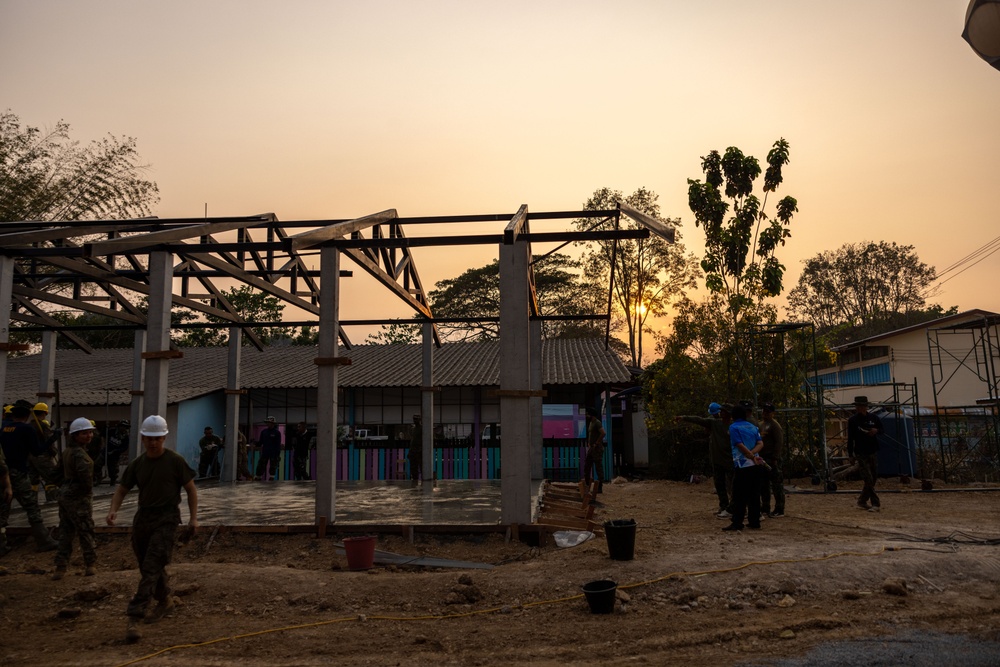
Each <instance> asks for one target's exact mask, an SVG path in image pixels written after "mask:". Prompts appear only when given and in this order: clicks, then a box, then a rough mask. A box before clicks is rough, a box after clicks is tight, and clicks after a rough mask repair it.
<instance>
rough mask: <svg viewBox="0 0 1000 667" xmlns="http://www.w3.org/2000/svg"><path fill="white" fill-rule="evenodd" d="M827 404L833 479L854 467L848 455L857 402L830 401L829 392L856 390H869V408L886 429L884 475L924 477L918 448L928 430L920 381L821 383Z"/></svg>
mask: <svg viewBox="0 0 1000 667" xmlns="http://www.w3.org/2000/svg"><path fill="white" fill-rule="evenodd" d="M819 387H820V392H819V393H820V396H821V399H820V400H821V401H822V405H823V413H824V417H825V422H824V427H825V428H824V439H825V444H826V450H827V452H828V456H829V468H828V469H829V472H830V479H831V480H836V479H839V478H840V477H842V476H844V475H846V474H847V473H849V472H850V471H851V468H852V467H853V466H852V465H851V464H850V462H849V460H848V456H847V420H848V419H849V418H850V416H851V415H852V414H854V403H838V402H835V401H831V400H827V399H826V397H825V394H827V393H833V392H838V393H839V392H840V391H842V390H844V389H854V390H856V391H864V392H866V396H867V398H868V401H869V411H870V412H871V413H872V414H875V415H876V416H878V417H879V419H880V420H881V422H882V427H883V429H884V431H883V433H882V436H881V437H880V443H881V445H882V446H881V447H880V449H879V471H880V474H883V475H885V474H888V475H899V476H900V477H923V476H925V475H924V466H923V465H922V463H923V461H922V459H921V458H920V456H919V454H920V452H919V449H918V440H917V434H918V433H920V432H921V430H922V429H926V426H925V423H926V419H925V418H924V417H923V416H922V415H921V411H920V402H919V396H918V393H917V381H916V378H914V380H913V382H912V383H911V382H896V381H892V382H883V383H880V384H870V385H856V384H826V383H822V384H819Z"/></svg>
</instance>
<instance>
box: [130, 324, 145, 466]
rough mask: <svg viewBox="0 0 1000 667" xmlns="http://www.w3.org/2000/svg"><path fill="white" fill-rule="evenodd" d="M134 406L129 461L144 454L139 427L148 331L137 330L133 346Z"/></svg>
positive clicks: (131, 407) (141, 415) (131, 414)
mask: <svg viewBox="0 0 1000 667" xmlns="http://www.w3.org/2000/svg"><path fill="white" fill-rule="evenodd" d="M132 349H133V353H132V405H131V406H130V410H129V421H130V422H131V424H132V425H131V426H130V427H129V436H128V437H129V440H128V458H129V461H131V460H132V459H134V458H135V457H137V456H139V454H140V453H141V452H142V443H141V441H140V438H139V426H140V425H141V424H142V418H143V416H144V413H143V411H142V406H143V400H142V386H143V380H144V378H145V375H146V360H145V359H143V358H142V353H143V352H145V351H146V331H145V330H143V329H136V330H135V342H134V343H133V345H132Z"/></svg>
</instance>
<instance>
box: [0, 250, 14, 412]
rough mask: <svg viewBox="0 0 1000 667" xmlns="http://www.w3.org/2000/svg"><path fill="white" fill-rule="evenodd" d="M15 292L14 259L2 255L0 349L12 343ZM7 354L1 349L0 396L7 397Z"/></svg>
mask: <svg viewBox="0 0 1000 667" xmlns="http://www.w3.org/2000/svg"><path fill="white" fill-rule="evenodd" d="M13 291H14V258H13V257H7V256H6V255H0V347H3V348H6V346H7V344H8V343H9V342H10V300H11V293H12V292H13ZM7 354H8V351H7V350H6V349H0V392H2V393H0V395H2V396H6V395H7Z"/></svg>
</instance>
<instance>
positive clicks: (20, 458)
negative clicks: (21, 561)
mask: <svg viewBox="0 0 1000 667" xmlns="http://www.w3.org/2000/svg"><path fill="white" fill-rule="evenodd" d="M10 416H11V418H10V419H9V420H8V421H5V422H4V423H3V428H0V448H2V449H3V455H4V459H5V460H6V461H7V466H8V468H9V475H10V486H11V491H12V496H13V498H16V499H17V502H18V504H20V505H21V507H23V508H24V511H25V513H26V514H27V515H28V523H29V524H30V525H31V532H32V534H33V535H34V537H35V545H36V546H37V549H38V551H52V550H53V549H55V548H56V546H58V545H57V544H56V541H55V540H53V539H52V536H50V535H49V531H48V530H47V529H46V528H45V524H44V523H43V521H42V511H41V509H40V508H39V507H38V493H37V492H36V491H32V489H31V480H30V478H29V463H28V458H29V457H30V456H31V455H32V453H34V452H40V451H41V449H42V447H43V445H42V443H41V442H39V440H38V435H37V432H36V431H35V429H34V428H32V427H31V426H30V425H28V418H29V417H30V416H31V404H30V403H28V402H27V401H18V402H17V403H15V404H14V407H13V408H12V409H11V412H10ZM10 507H11V503H10V501H8V502H5V503H2V504H0V531H2V532H4V533H6V529H7V522H8V520H9V519H10Z"/></svg>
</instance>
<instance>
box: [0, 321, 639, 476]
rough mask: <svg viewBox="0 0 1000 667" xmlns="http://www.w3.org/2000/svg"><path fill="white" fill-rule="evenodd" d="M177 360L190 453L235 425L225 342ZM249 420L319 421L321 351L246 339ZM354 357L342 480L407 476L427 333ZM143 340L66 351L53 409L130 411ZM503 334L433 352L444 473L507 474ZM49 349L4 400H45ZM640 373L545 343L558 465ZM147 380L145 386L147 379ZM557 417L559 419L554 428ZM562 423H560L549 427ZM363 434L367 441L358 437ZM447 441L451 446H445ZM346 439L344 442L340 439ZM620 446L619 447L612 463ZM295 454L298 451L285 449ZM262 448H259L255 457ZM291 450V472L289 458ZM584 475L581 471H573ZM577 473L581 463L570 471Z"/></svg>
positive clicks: (100, 417)
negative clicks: (229, 414) (589, 411)
mask: <svg viewBox="0 0 1000 667" xmlns="http://www.w3.org/2000/svg"><path fill="white" fill-rule="evenodd" d="M181 352H182V353H183V357H181V358H177V359H172V360H171V361H170V366H169V375H168V378H169V382H168V392H167V396H168V399H167V400H168V414H167V415H165V416H166V417H167V420H168V422H169V423H170V424H171V425H172V426H171V433H170V435H168V440H167V446H168V447H172V448H174V449H176V450H177V451H178V452H179V453H181V454H182V455H184V456H185V457H186V458H188V459H189V460H190V461H191V462H194V461H196V459H197V455H198V449H197V444H196V443H197V440H198V438H199V437H200V436H201V433H202V430H203V428H204V427H205V426H206V425H209V426H212V427H213V428H214V430H215V431H216V432H217V433H219V434H222V433H223V432H224V431H225V427H226V425H225V423H224V421H225V414H226V411H225V390H226V382H227V370H228V369H227V366H228V355H229V351H228V348H226V347H209V348H183V349H182V350H181ZM241 354H242V361H241V364H240V388H241V389H242V390H244V391H245V394H244V395H243V397H242V398H241V402H240V418H239V422H240V427H241V429H242V430H244V432H245V433H246V434H247V436H248V437H249V438H250V439H251V441H253V440H254V439H255V437H256V435H257V434H258V433H259V431H260V430H261V428H262V427H263V423H264V421H265V419H266V418H267V417H271V416H274V417H275V418H276V421H277V422H278V423H279V424H280V425H281V429H282V431H285V430H286V428H287V430H288V431H289V432H290V431H291V429H292V428H293V427H294V424H296V423H297V422H299V421H304V422H306V423H307V424H308V425H310V426H312V425H313V424H316V422H317V414H318V410H319V409H321V408H320V406H317V405H316V403H317V398H316V385H317V367H316V365H315V359H316V358H317V356H318V351H317V348H316V347H314V346H282V347H268V348H265V349H264V350H263V351H258V350H257V349H255V348H253V347H250V346H247V347H244V348H243V350H242V352H241ZM339 354H340V356H342V357H347V358H349V359H350V361H351V363H350V364H349V365H343V366H340V367H339V373H338V386H339V387H340V396H339V399H338V419H337V423H338V424H340V425H341V429H342V431H343V434H344V435H343V436H342V439H343V440H348V441H349V442H348V444H347V445H346V446H344V447H343V451H341V447H338V455H339V456H340V457H341V460H340V462H339V465H338V478H339V479H398V478H401V477H402V476H403V475H404V474H405V470H400V469H398V468H399V465H398V462H399V461H400V459H401V457H405V451H406V447H408V439H409V432H410V429H411V424H412V415H413V414H417V413H419V412H421V407H420V406H421V377H422V375H421V371H422V346H421V344H410V345H404V344H396V345H356V346H354V347H353V349H350V350H346V349H341V350H340V351H339ZM135 356H136V353H135V351H134V350H132V349H98V350H95V352H94V353H93V354H86V353H84V352H82V351H80V350H69V349H67V350H62V349H60V350H58V351H57V352H56V360H55V379H56V380H57V384H58V386H57V390H58V392H57V393H58V397H57V398H50V399H47V400H48V401H49V402H50V403H58V413H53V418H54V419H56V420H58V421H59V422H60V423H67V422H69V421H71V420H72V419H74V418H75V417H80V416H82V417H87V418H88V419H94V420H95V421H97V422H98V425H99V427H103V426H105V425H107V424H113V423H116V422H117V421H118V420H120V419H124V418H127V417H128V416H129V406H130V403H131V401H132V391H133V387H132V386H131V384H132V376H133V360H134V358H135ZM499 359H500V343H499V342H497V341H490V342H479V343H445V344H443V345H442V346H441V347H440V348H437V349H435V350H434V352H433V367H434V383H433V384H434V386H435V388H436V390H435V397H434V425H435V429H436V437H435V443H436V445H435V450H438V448H439V447H440V448H441V449H442V451H441V452H440V453H439V455H438V456H439V461H438V465H439V468H440V471H439V478H442V479H447V478H455V479H467V478H492V477H495V476H496V475H497V474H499V442H498V438H499V429H498V424H499V417H500V414H499V413H500V399H499V398H497V396H496V389H498V388H499V386H500V367H499V364H500V361H499ZM40 372H41V355H31V356H25V357H19V358H14V359H10V360H9V362H8V367H7V382H6V387H5V391H4V400H5V401H6V402H8V403H9V402H13V401H14V400H16V399H18V398H27V399H28V400H32V401H33V400H35V396H36V392H37V391H38V387H39V375H40ZM631 384H632V376H631V374H630V373H629V371H628V369H627V368H626V367H625V366H624V364H623V363H622V362H621V360H620V359H619V358H618V357H617V356H616V355H615V354H614V353H613V352H611V351H610V350H606V349H605V348H604V343H603V341H602V340H600V339H596V338H592V339H553V340H546V341H543V342H542V385H543V388H544V390H545V391H546V393H547V395H546V398H544V399H543V412H548V413H549V414H550V417H551V418H552V420H554V422H556V421H557V422H558V423H559V424H560V425H561V426H560V428H561V429H562V431H561V432H560V433H568V434H569V435H560V436H558V437H559V438H563V440H560V441H559V442H556V441H555V440H553V439H552V438H550V439H549V440H548V441H547V445H546V447H547V449H546V452H547V457H548V458H547V462H548V463H547V466H548V467H549V468H553V469H555V468H565V469H567V470H570V469H572V468H573V467H574V466H576V467H578V466H579V462H578V461H577V454H578V450H579V442H578V440H579V439H580V438H579V437H578V436H579V435H580V433H579V430H580V428H581V425H582V424H583V423H584V422H585V419H584V417H583V411H584V408H585V407H598V408H599V407H601V402H602V397H606V396H607V395H609V393H610V392H609V390H612V389H621V388H622V387H625V386H629V385H631ZM139 389H141V387H139ZM553 428H554V427H553ZM551 432H554V430H552V429H550V433H551ZM361 433H363V434H364V436H363V439H364V440H365V441H364V442H362V441H361V439H360V438H359V439H357V440H355V439H354V436H355V435H356V434H361ZM442 443H444V444H447V445H449V446H448V447H443V446H442ZM341 445H342V446H343V442H342V443H341ZM610 456H611V448H610V447H609V448H608V458H609V460H608V465H610ZM286 458H287V455H286ZM253 463H254V453H253V452H251V468H252V467H253ZM287 464H288V462H287V461H283V463H282V465H283V470H282V474H283V476H284V478H287V477H288V472H289V469H290V466H289V465H287ZM573 474H575V473H573ZM568 476H572V474H569V473H568Z"/></svg>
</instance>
